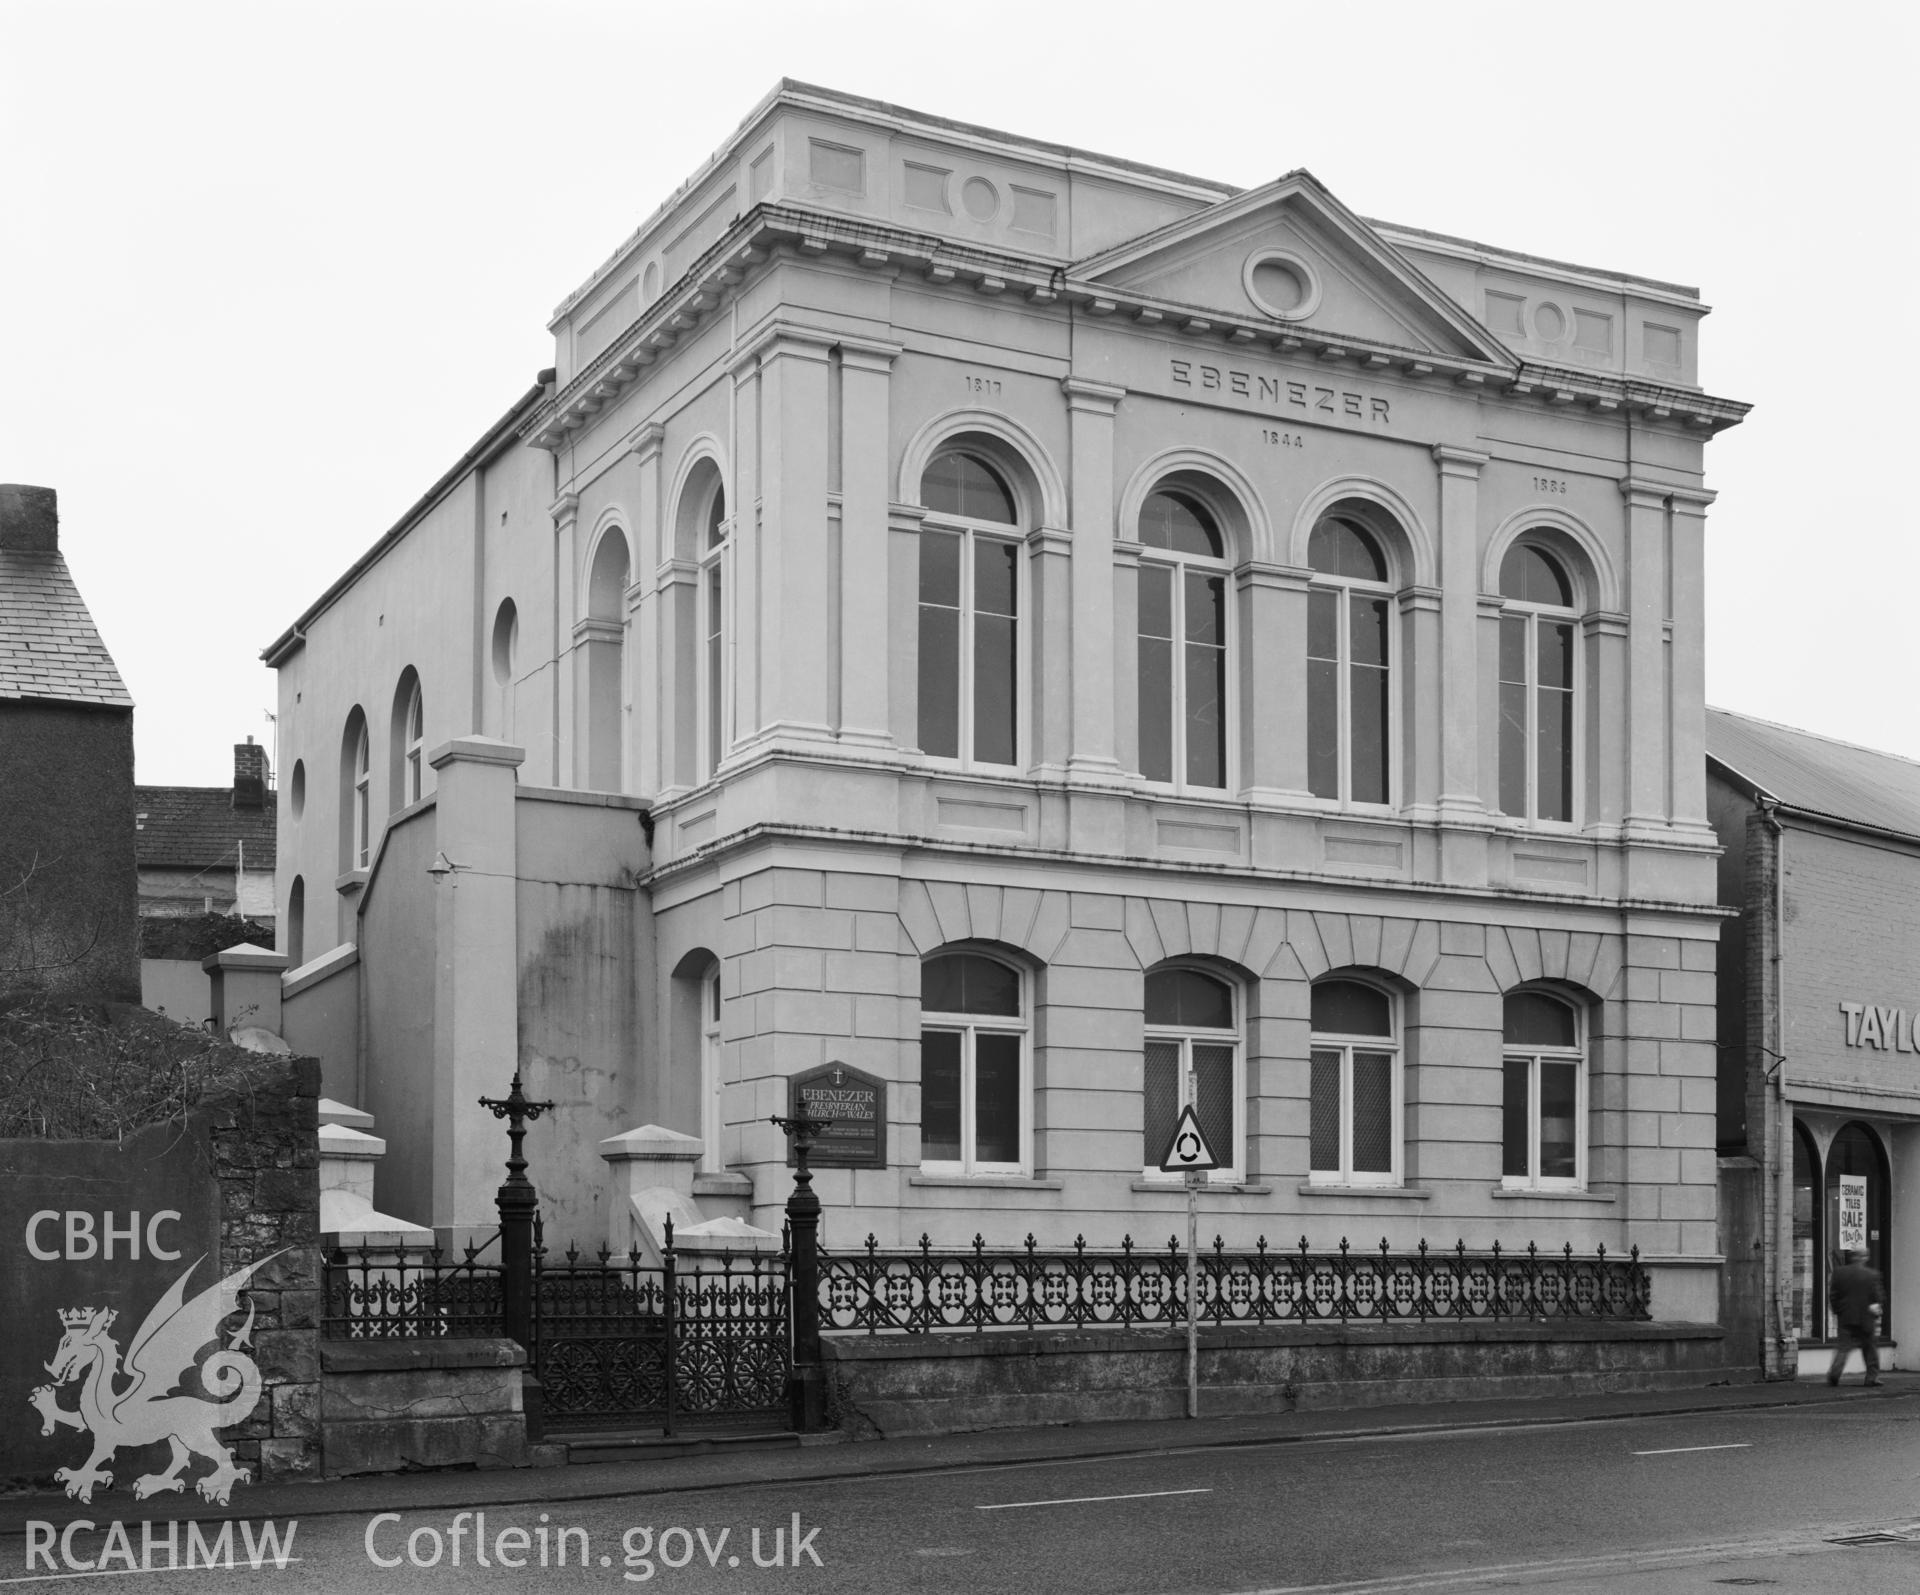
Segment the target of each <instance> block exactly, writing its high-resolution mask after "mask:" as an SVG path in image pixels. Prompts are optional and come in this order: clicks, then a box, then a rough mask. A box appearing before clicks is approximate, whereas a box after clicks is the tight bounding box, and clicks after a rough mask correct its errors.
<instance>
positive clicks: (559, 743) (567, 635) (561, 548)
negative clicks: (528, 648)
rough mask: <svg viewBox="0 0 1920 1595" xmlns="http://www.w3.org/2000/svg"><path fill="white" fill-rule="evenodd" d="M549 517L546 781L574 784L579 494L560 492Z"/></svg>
mask: <svg viewBox="0 0 1920 1595" xmlns="http://www.w3.org/2000/svg"><path fill="white" fill-rule="evenodd" d="M547 514H548V515H549V516H550V517H551V518H552V520H553V647H554V661H553V745H552V747H551V748H550V749H548V756H547V764H548V774H547V784H548V785H550V786H573V785H576V784H578V777H577V775H576V774H575V771H574V768H573V765H574V745H575V744H574V723H573V717H574V686H575V684H574V679H573V676H574V670H573V666H572V663H571V656H572V653H573V628H574V623H575V622H576V621H577V620H578V619H579V618H580V566H579V528H580V495H579V494H578V493H562V494H561V495H560V496H559V497H558V498H557V499H555V500H554V501H553V503H552V504H551V505H550V506H549V507H548V509H547Z"/></svg>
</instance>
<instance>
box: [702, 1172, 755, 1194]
mask: <svg viewBox="0 0 1920 1595" xmlns="http://www.w3.org/2000/svg"><path fill="white" fill-rule="evenodd" d="M693 1194H694V1195H695V1196H751V1195H753V1181H752V1180H750V1179H748V1178H747V1177H746V1175H744V1174H733V1173H726V1174H696V1175H694V1177H693Z"/></svg>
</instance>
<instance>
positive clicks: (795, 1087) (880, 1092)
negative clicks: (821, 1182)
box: [787, 1063, 887, 1169]
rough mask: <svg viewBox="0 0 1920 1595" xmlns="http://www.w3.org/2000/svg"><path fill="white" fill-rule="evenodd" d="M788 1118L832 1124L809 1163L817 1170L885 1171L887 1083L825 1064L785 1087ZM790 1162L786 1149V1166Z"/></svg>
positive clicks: (848, 1069) (791, 1160)
mask: <svg viewBox="0 0 1920 1595" xmlns="http://www.w3.org/2000/svg"><path fill="white" fill-rule="evenodd" d="M787 1112H788V1113H789V1114H792V1115H796V1116H797V1115H798V1114H800V1113H803V1112H804V1113H805V1114H806V1116H807V1117H808V1118H810V1119H831V1120H833V1123H831V1124H830V1125H828V1126H827V1127H826V1129H825V1130H823V1131H821V1133H820V1139H819V1140H818V1141H817V1142H815V1143H814V1148H813V1151H812V1152H811V1153H810V1154H809V1155H808V1158H807V1161H808V1162H809V1163H811V1164H812V1165H813V1166H814V1167H815V1168H848V1169H883V1168H885V1167H886V1166H887V1083H886V1081H884V1080H879V1079H875V1078H874V1076H872V1075H870V1074H864V1073H862V1072H861V1071H860V1070H858V1069H855V1068H853V1067H851V1066H850V1065H848V1064H844V1063H829V1064H825V1065H823V1066H822V1067H820V1068H818V1069H809V1070H808V1071H807V1072H806V1073H805V1074H796V1075H794V1076H792V1077H791V1078H789V1079H788V1081H787ZM793 1161H794V1158H793V1153H792V1150H791V1148H789V1150H788V1153H787V1162H788V1164H789V1165H791V1164H792V1163H793Z"/></svg>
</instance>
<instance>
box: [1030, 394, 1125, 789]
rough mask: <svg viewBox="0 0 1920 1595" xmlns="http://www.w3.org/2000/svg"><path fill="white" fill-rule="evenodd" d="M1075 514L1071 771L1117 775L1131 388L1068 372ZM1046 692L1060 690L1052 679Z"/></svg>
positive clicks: (1071, 491)
mask: <svg viewBox="0 0 1920 1595" xmlns="http://www.w3.org/2000/svg"><path fill="white" fill-rule="evenodd" d="M1060 386H1061V388H1062V389H1063V390H1064V391H1065V393H1066V396H1067V422H1068V433H1069V438H1070V445H1069V447H1070V487H1069V492H1068V501H1069V506H1070V508H1069V513H1070V514H1071V515H1072V517H1073V646H1072V658H1073V672H1072V675H1071V677H1070V678H1069V681H1070V691H1071V695H1072V702H1073V721H1072V724H1073V731H1072V747H1071V751H1070V753H1069V755H1068V761H1067V763H1068V768H1069V769H1070V770H1074V771H1082V772H1085V773H1087V774H1091V775H1098V776H1102V777H1110V776H1113V775H1116V774H1118V773H1119V761H1118V759H1117V758H1116V756H1115V742H1114V694H1113V683H1112V680H1111V675H1112V670H1113V423H1114V416H1115V413H1116V412H1117V411H1118V409H1119V407H1120V401H1121V400H1122V399H1123V398H1125V397H1126V389H1124V388H1116V387H1112V386H1110V385H1108V384H1106V383H1102V382H1086V381H1083V380H1081V379H1080V378H1078V377H1068V378H1066V379H1065V380H1064V381H1062V382H1061V384H1060ZM1046 690H1049V691H1051V690H1055V688H1054V686H1053V684H1052V683H1048V684H1046Z"/></svg>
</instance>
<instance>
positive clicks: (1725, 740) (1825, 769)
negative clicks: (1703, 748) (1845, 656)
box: [1707, 708, 1920, 837]
mask: <svg viewBox="0 0 1920 1595" xmlns="http://www.w3.org/2000/svg"><path fill="white" fill-rule="evenodd" d="M1707 757H1708V760H1709V761H1710V762H1711V763H1712V764H1715V765H1718V766H1719V767H1720V771H1721V773H1723V774H1725V775H1726V776H1727V777H1728V778H1729V779H1731V780H1732V781H1733V782H1734V783H1735V784H1736V785H1738V786H1740V787H1743V788H1744V789H1745V790H1747V791H1748V792H1750V793H1756V794H1764V795H1766V796H1768V797H1771V798H1775V799H1777V800H1778V801H1779V802H1781V803H1782V804H1784V805H1785V806H1786V807H1788V808H1790V809H1799V810H1801V811H1803V812H1804V813H1807V814H1810V815H1816V816H1820V817H1823V818H1826V819H1831V820H1837V821H1841V822H1843V823H1848V824H1853V825H1861V826H1866V827H1869V828H1871V829H1873V830H1877V831H1894V832H1897V833H1899V834H1901V835H1903V836H1913V837H1920V763H1917V762H1915V761H1914V760H1912V759H1903V758H1901V757H1900V756H1899V755H1898V754H1897V753H1881V752H1878V751H1877V750H1875V749H1873V748H1862V747H1859V746H1856V745H1855V744H1854V743H1851V742H1840V741H1837V740H1835V739H1834V738H1832V737H1823V736H1820V735H1818V734H1817V733H1815V732H1812V731H1796V730H1795V729H1794V728H1793V727H1792V726H1783V725H1775V724H1774V723H1773V722H1772V721H1771V720H1756V719H1754V718H1753V717H1752V716H1751V715H1744V714H1735V713H1733V712H1732V711H1731V710H1729V709H1711V708H1710V709H1708V710H1707Z"/></svg>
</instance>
